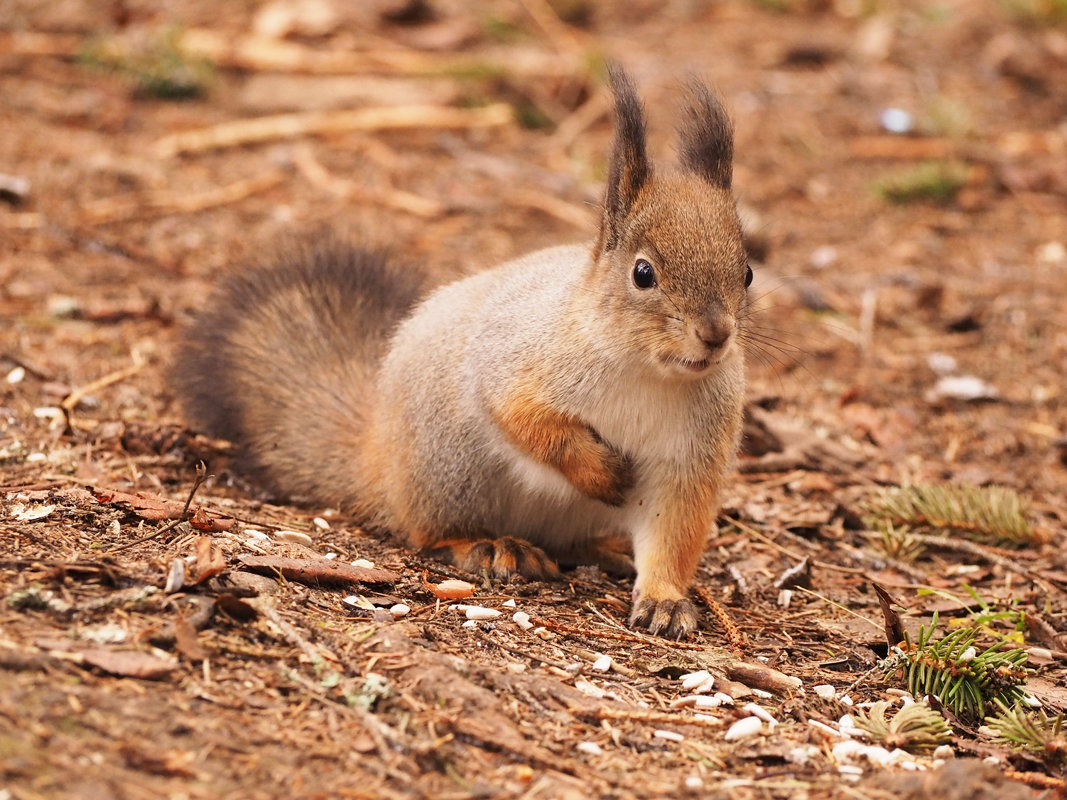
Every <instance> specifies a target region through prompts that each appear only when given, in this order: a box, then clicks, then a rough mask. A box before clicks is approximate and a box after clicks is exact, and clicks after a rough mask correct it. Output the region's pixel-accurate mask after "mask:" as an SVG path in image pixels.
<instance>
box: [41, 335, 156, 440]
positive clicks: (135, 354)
mask: <svg viewBox="0 0 1067 800" xmlns="http://www.w3.org/2000/svg"><path fill="white" fill-rule="evenodd" d="M130 357H131V358H132V359H133V364H131V365H130V366H128V367H124V368H123V369H119V370H115V371H114V372H112V373H109V374H107V375H105V376H103V377H102V378H97V379H96V380H95V381H92V382H90V383H87V384H85V385H84V386H79V387H78V388H77V389H74V390H73V391H71V393H70V394H68V395H67V396H66V397H64V398H63V402H61V403H60V404H59V407H60V408H62V409H63V416H64V417H66V421H67V426H68V427H69V428H71V429H72V430H73V428H74V409H75V408H77V406H78V403H80V402H81V401H82V400H83V399H84V398H85V396H86V395H89V394H92V393H93V392H96V391H99V390H100V389H103V388H105V387H107V386H110V385H111V384H113V383H118V382H119V381H124V380H126V379H127V378H129V377H131V376H133V375H136V374H137V373H138V372H140V371H141V369H142V368H143V367H144V365H145V360H144V358H143V357H142V356H141V353H140V351H139V350H137V349H136V348H134V349H133V350H132V351H131V352H130Z"/></svg>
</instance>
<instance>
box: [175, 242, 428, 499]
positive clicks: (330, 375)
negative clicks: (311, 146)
mask: <svg viewBox="0 0 1067 800" xmlns="http://www.w3.org/2000/svg"><path fill="white" fill-rule="evenodd" d="M424 287H425V280H424V276H423V274H422V273H421V271H417V270H412V269H403V268H401V267H398V266H396V265H393V264H391V263H389V262H388V260H387V259H386V257H385V255H384V253H382V252H381V251H375V250H366V249H361V248H359V247H355V246H353V245H351V244H350V243H347V242H345V241H343V240H342V239H340V238H338V237H336V236H325V237H321V238H320V240H319V241H316V242H313V243H306V244H290V245H287V246H286V247H285V248H284V249H283V251H282V253H281V255H280V257H279V258H277V259H276V260H275V263H273V264H270V265H268V266H258V267H254V268H252V269H250V270H247V271H244V272H239V273H237V274H235V275H233V276H232V277H230V278H228V279H226V280H225V281H224V282H223V283H222V284H221V285H220V286H219V287H218V288H217V289H216V290H215V292H214V294H213V295H212V296H211V298H210V300H209V301H208V303H207V306H206V307H205V308H204V309H203V311H202V312H201V313H200V314H199V315H198V316H197V317H196V319H195V320H194V322H193V323H192V324H191V325H190V326H188V328H187V329H186V330H185V332H184V335H183V336H182V339H181V341H180V343H179V346H178V351H177V356H176V360H175V367H176V369H175V381H176V383H177V389H178V394H179V397H180V399H181V403H182V405H183V407H184V410H185V413H186V416H187V419H188V421H189V423H190V424H191V425H192V426H193V427H195V428H198V429H200V430H202V431H204V432H205V433H207V434H209V435H211V436H215V437H219V438H223V439H228V440H230V441H232V442H234V443H235V444H236V445H237V446H238V452H239V462H238V463H237V464H236V466H237V467H238V468H239V469H240V470H241V471H243V472H246V473H250V474H251V475H252V476H253V477H254V478H255V479H256V480H257V481H258V482H260V483H261V484H263V485H264V486H265V487H266V488H268V489H270V490H271V491H273V492H275V493H277V494H279V495H283V496H286V497H291V498H295V499H306V500H312V501H315V502H318V503H325V504H329V505H340V506H352V505H357V504H359V503H360V499H361V498H360V494H361V489H362V487H365V486H366V481H365V480H364V478H363V476H362V475H361V464H360V449H361V448H360V441H361V438H362V432H363V428H364V424H365V410H366V408H367V407H368V405H369V402H370V393H371V392H372V391H374V376H375V373H376V370H377V365H378V362H379V360H380V359H381V358H382V356H383V355H384V351H385V348H386V346H387V344H388V339H389V336H390V334H391V333H392V331H393V330H394V329H395V327H396V326H397V324H398V323H399V322H400V321H401V320H402V319H403V318H404V317H405V316H406V315H407V314H408V313H409V312H410V310H411V308H412V306H413V305H414V304H415V303H416V302H417V300H418V299H419V297H420V295H421V294H422V292H423V290H424Z"/></svg>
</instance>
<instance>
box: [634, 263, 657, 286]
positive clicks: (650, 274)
mask: <svg viewBox="0 0 1067 800" xmlns="http://www.w3.org/2000/svg"><path fill="white" fill-rule="evenodd" d="M655 285H656V270H654V269H652V265H651V264H649V263H648V261H646V260H645V259H643V258H639V259H637V263H636V264H634V286H636V287H637V288H638V289H651V288H652V287H653V286H655Z"/></svg>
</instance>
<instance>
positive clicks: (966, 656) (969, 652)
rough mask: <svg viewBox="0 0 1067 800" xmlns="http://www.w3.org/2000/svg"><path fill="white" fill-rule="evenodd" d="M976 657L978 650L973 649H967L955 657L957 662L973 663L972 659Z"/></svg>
mask: <svg viewBox="0 0 1067 800" xmlns="http://www.w3.org/2000/svg"><path fill="white" fill-rule="evenodd" d="M977 655H978V650H977V649H975V648H974V647H968V648H967V649H966V650H964V651H963V652H962V653H960V654H959V655H958V656H957V657H956V660H957V661H973V660H974V657H975V656H977Z"/></svg>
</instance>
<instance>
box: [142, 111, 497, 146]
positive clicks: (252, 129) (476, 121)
mask: <svg viewBox="0 0 1067 800" xmlns="http://www.w3.org/2000/svg"><path fill="white" fill-rule="evenodd" d="M512 119H513V112H512V109H511V106H509V105H508V104H507V103H494V104H492V105H488V106H484V107H482V108H450V107H443V106H430V105H415V106H382V107H374V108H359V109H346V110H344V111H309V112H301V113H294V114H275V115H272V116H267V117H253V118H251V119H239V120H234V121H232V122H224V123H222V124H220V125H215V126H213V127H210V128H201V129H199V130H192V131H182V132H180V133H173V134H170V135H168V136H164V137H163V138H161V139H158V140H157V141H156V143H155V145H154V147H153V149H154V150H155V153H156V155H157V156H159V157H160V158H170V157H172V156H176V155H179V154H181V153H202V152H205V151H208V150H221V149H225V148H228V147H238V146H240V145H245V144H253V143H255V142H270V141H275V140H277V139H290V138H293V137H295V136H308V135H316V134H327V133H347V132H350V131H380V130H396V129H401V128H437V129H443V128H496V127H500V126H502V125H507V124H509V123H510V122H511V121H512Z"/></svg>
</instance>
